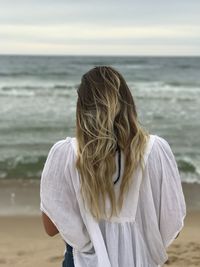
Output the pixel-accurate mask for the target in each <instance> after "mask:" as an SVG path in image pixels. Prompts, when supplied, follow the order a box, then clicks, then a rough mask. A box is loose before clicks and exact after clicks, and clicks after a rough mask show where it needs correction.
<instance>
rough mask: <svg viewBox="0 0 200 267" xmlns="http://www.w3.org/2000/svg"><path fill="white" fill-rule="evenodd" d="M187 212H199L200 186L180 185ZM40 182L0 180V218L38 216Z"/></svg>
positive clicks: (191, 184) (196, 184)
mask: <svg viewBox="0 0 200 267" xmlns="http://www.w3.org/2000/svg"><path fill="white" fill-rule="evenodd" d="M182 188H183V192H184V196H185V201H186V207H187V211H200V194H199V192H200V184H198V183H185V182H183V183H182ZM39 207H40V180H38V179H37V180H33V179H31V180H28V179H8V180H6V179H5V180H4V179H2V180H0V216H18V215H21V216H34V215H35V216H37V215H40V209H39Z"/></svg>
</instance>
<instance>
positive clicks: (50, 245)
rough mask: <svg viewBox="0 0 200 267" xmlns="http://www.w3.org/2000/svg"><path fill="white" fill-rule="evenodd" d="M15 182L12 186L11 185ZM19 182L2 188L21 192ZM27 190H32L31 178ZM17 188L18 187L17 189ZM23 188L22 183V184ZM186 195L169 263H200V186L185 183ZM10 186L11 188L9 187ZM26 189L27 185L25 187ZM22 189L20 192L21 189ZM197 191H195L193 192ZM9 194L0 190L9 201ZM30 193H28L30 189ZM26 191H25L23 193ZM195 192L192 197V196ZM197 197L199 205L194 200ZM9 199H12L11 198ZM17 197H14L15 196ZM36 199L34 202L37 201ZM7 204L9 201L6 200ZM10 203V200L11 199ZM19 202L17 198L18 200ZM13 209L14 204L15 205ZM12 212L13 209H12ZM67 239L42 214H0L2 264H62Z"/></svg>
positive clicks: (180, 266)
mask: <svg viewBox="0 0 200 267" xmlns="http://www.w3.org/2000/svg"><path fill="white" fill-rule="evenodd" d="M11 184H12V190H11V189H10V188H11ZM14 184H15V183H7V182H6V183H1V187H0V188H1V189H0V193H2V190H3V191H4V193H5V194H6V192H7V194H10V192H11V191H12V194H15V198H16V200H17V196H18V195H17V194H18V193H19V192H20V191H19V188H17V187H16V184H15V186H14ZM24 187H25V188H26V190H24V192H29V189H30V188H29V186H28V185H27V182H26V183H25V185H24ZM31 187H32V188H33V191H32V192H33V193H32V194H33V195H35V198H36V199H37V197H38V194H39V192H38V185H36V184H34V186H33V184H32V185H31ZM13 188H16V191H15V192H13ZM21 188H22V187H21ZM183 188H184V193H185V196H186V202H187V206H188V208H189V210H188V212H187V217H186V219H185V226H184V228H183V230H182V232H181V234H180V235H179V237H178V238H177V239H176V240H175V241H174V243H173V244H172V245H171V246H170V247H169V249H168V255H169V260H168V262H167V263H166V265H165V266H172V267H183V266H187V267H188V266H191V267H192V266H200V254H199V251H200V231H199V226H200V211H199V202H198V201H199V198H198V199H197V197H198V192H200V191H199V186H197V185H189V186H188V185H183ZM9 189H10V191H9ZM22 191H23V188H22ZM17 192H18V193H17ZM192 193H193V194H192ZM5 194H4V196H3V194H0V201H1V205H2V198H3V197H4V200H5V201H6V198H5ZM26 194H27V193H26ZM22 195H23V194H22ZM33 195H30V199H29V209H30V205H31V199H35V198H34V197H33ZM191 196H192V197H191ZM25 199H26V198H25V196H22V197H21V198H20V200H21V202H20V203H21V204H23V201H25ZM192 200H195V203H196V205H194V204H193V201H192ZM7 201H8V200H7ZM12 201H13V200H12ZM38 203H39V202H38V199H37V201H36V200H34V202H33V203H32V204H33V206H34V205H37V204H38ZM4 204H5V203H4ZM7 204H9V203H7ZM16 205H17V201H16ZM12 209H13V207H12ZM10 213H11V212H10ZM64 249H65V246H64V242H63V240H62V239H61V238H60V236H59V235H56V236H54V237H49V236H48V235H47V234H46V233H45V232H44V229H43V225H42V220H41V217H40V215H39V214H37V215H34V216H31V215H2V214H1V216H0V266H2V267H3V266H6V267H9V266H12V267H13V266H15V267H35V266H38V267H40V266H41V267H53V266H61V265H62V264H61V263H62V259H63V254H64Z"/></svg>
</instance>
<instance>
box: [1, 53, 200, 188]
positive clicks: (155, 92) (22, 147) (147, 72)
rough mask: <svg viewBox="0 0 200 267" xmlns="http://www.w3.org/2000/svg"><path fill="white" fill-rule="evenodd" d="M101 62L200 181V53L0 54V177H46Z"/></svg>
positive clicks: (184, 175) (186, 171)
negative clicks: (80, 92)
mask: <svg viewBox="0 0 200 267" xmlns="http://www.w3.org/2000/svg"><path fill="white" fill-rule="evenodd" d="M98 65H110V66H113V67H114V68H116V69H117V70H118V71H120V72H121V73H122V75H123V76H124V77H125V79H126V81H127V83H128V85H129V87H130V89H131V92H132V94H133V97H134V99H135V102H136V107H137V111H138V117H139V121H140V123H141V124H142V125H143V127H145V128H146V129H147V130H148V131H149V132H150V133H152V134H157V135H159V136H161V137H163V138H165V139H166V140H167V141H168V142H169V144H170V145H171V148H172V151H173V152H174V155H175V158H176V160H177V163H178V167H179V170H180V173H181V179H182V181H185V182H188V183H193V182H197V183H200V57H133V56H124V57H121V56H120V57H117V56H116V57H115V56H112V57H109V56H0V179H1V180H7V179H13V178H14V179H22V178H23V179H33V180H35V179H36V180H39V179H40V176H41V171H42V167H43V165H44V162H45V159H46V157H47V153H48V151H49V149H50V147H51V146H52V145H53V143H55V142H56V141H58V140H60V139H64V138H66V137H67V136H75V112H76V101H77V93H76V89H77V86H78V84H79V83H80V80H81V76H82V75H83V74H84V73H85V72H86V71H88V70H89V69H90V68H92V67H94V66H98Z"/></svg>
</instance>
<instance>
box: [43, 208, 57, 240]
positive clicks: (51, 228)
mask: <svg viewBox="0 0 200 267" xmlns="http://www.w3.org/2000/svg"><path fill="white" fill-rule="evenodd" d="M42 221H43V225H44V228H45V231H46V233H47V234H48V235H49V236H54V235H56V234H58V233H59V231H58V229H57V228H56V226H55V225H54V224H53V223H52V221H51V220H50V219H49V217H48V216H47V215H46V214H45V213H44V212H42Z"/></svg>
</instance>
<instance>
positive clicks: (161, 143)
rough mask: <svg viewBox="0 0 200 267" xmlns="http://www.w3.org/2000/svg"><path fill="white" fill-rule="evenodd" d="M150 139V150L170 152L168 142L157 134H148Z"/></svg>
mask: <svg viewBox="0 0 200 267" xmlns="http://www.w3.org/2000/svg"><path fill="white" fill-rule="evenodd" d="M150 138H151V139H152V143H153V144H152V150H158V149H163V150H167V151H168V152H169V151H171V147H170V144H169V142H168V141H167V140H166V139H165V138H164V137H161V136H159V135H157V134H150Z"/></svg>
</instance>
